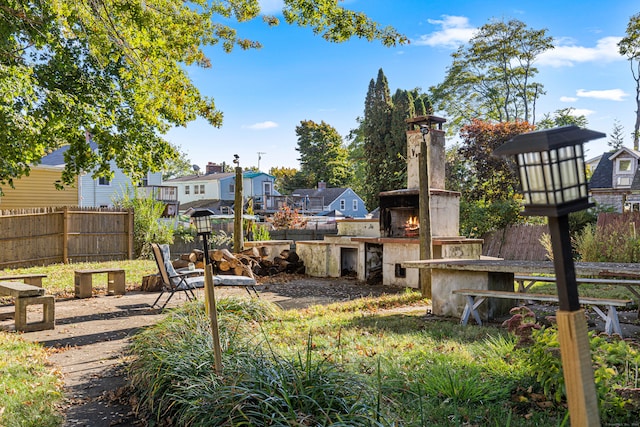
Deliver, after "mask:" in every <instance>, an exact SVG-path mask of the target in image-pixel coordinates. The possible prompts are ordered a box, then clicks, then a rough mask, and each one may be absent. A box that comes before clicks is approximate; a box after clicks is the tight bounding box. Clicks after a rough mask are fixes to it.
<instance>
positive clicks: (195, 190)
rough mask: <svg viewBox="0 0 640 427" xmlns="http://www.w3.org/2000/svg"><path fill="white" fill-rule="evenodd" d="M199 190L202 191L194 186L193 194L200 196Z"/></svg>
mask: <svg viewBox="0 0 640 427" xmlns="http://www.w3.org/2000/svg"><path fill="white" fill-rule="evenodd" d="M198 190H200V187H198V186H197V185H194V186H193V194H199V193H200V191H198Z"/></svg>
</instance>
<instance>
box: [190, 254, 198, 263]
mask: <svg viewBox="0 0 640 427" xmlns="http://www.w3.org/2000/svg"><path fill="white" fill-rule="evenodd" d="M189 261H191V262H193V263H195V262H196V261H198V255H197V254H195V253H193V252H191V253H190V254H189Z"/></svg>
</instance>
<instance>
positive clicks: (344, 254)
mask: <svg viewBox="0 0 640 427" xmlns="http://www.w3.org/2000/svg"><path fill="white" fill-rule="evenodd" d="M340 276H341V277H357V276H358V249H357V248H340Z"/></svg>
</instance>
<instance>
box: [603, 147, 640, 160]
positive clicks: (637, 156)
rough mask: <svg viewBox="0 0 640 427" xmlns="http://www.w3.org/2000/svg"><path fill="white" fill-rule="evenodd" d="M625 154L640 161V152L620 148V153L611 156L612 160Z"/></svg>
mask: <svg viewBox="0 0 640 427" xmlns="http://www.w3.org/2000/svg"><path fill="white" fill-rule="evenodd" d="M623 153H626V154H630V155H631V156H632V157H635V158H636V159H640V151H636V150H632V149H630V148H627V147H622V148H620V149H619V150H618V151H616V152H615V153H613V154H612V155H611V156H610V159H611V160H613V159H615V158H616V157H618V156H619V155H621V154H623Z"/></svg>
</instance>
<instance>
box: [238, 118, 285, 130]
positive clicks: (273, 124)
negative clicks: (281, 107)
mask: <svg viewBox="0 0 640 427" xmlns="http://www.w3.org/2000/svg"><path fill="white" fill-rule="evenodd" d="M243 127H244V128H247V129H253V130H265V129H273V128H277V127H278V124H277V123H276V122H272V121H270V120H267V121H266V122H260V123H254V124H252V125H249V126H243Z"/></svg>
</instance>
